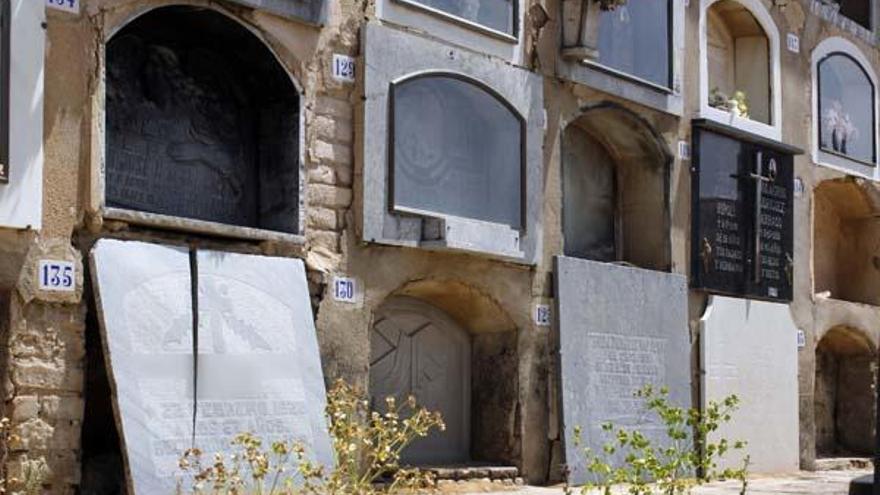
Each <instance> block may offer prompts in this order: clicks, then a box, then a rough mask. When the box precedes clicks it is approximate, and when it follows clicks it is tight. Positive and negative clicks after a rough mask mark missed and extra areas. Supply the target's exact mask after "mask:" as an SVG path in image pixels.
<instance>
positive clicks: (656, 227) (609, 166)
mask: <svg viewBox="0 0 880 495" xmlns="http://www.w3.org/2000/svg"><path fill="white" fill-rule="evenodd" d="M670 160H671V154H670V153H669V151H668V149H667V148H666V145H665V144H664V142H663V140H662V138H661V137H660V136H659V135H658V134H657V133H656V132H655V131H654V129H652V128H651V127H650V126H649V125H648V124H647V123H646V122H645V121H644V120H643V119H642V118H641V117H639V116H637V115H635V114H634V113H632V112H631V111H629V110H627V109H625V108H623V107H620V106H618V105H615V104H612V103H602V104H599V105H596V106H594V107H591V108H588V109H587V110H586V111H585V112H584V113H583V114H582V115H581V116H579V117H578V118H577V119H575V120H574V121H572V122H571V123H570V124H569V125H568V127H566V129H565V133H564V135H563V141H562V197H563V211H562V219H563V239H564V243H563V246H564V252H565V255H566V256H572V257H577V258H584V259H591V260H595V261H623V262H627V263H630V264H633V265H636V266H639V267H642V268H649V269H654V270H668V268H669V265H670V260H669V251H670V249H669V207H668V193H667V184H668V170H669V167H668V164H669V162H670Z"/></svg>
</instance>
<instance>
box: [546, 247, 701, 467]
mask: <svg viewBox="0 0 880 495" xmlns="http://www.w3.org/2000/svg"><path fill="white" fill-rule="evenodd" d="M556 284H557V287H556V294H557V303H558V306H559V308H558V315H559V318H558V321H559V348H560V351H559V354H560V356H559V359H560V370H561V384H562V404H561V407H562V423H563V424H562V426H563V431H564V448H565V458H566V464H567V467H568V469H569V470H570V474H569V481H570V482H571V483H573V484H582V483H584V482H586V481H588V480H589V479H590V476H589V473H588V472H587V471H586V459H585V456H584V452H583V450H584V448H590V449H591V450H592V451H593V452H599V453H600V452H602V447H603V445H604V444H605V443H606V442H607V441H609V440H610V439H611V438H610V437H609V435H607V433H606V432H603V431H602V424H603V423H605V422H612V423H614V425H615V426H619V427H623V428H626V429H627V430H629V431H633V430H639V431H641V432H642V433H644V434H645V435H646V436H647V437H648V438H649V439H650V440H651V441H652V442H653V443H654V444H655V445H658V446H660V445H665V444H666V441H665V440H666V434H665V426H664V424H663V423H662V422H661V421H660V420H659V419H657V418H656V417H654V415H652V414H650V415H648V414H645V410H644V405H643V401H642V400H641V399H637V398H634V397H633V393H634V392H635V391H637V390H638V389H640V388H642V387H643V386H645V385H648V384H651V385H654V386H656V387H661V386H665V387H667V388H668V389H669V399H670V401H671V402H672V403H673V404H675V405H677V406H680V407H684V408H690V407H691V385H690V362H691V361H690V350H691V345H690V337H689V332H688V324H687V280H686V279H685V277H683V276H681V275H676V274H671V273H665V272H658V271H652V270H643V269H640V268H633V267H629V266H621V265H614V264H610V263H600V262H595V261H589V260H582V259H576V258H569V257H564V256H557V257H556ZM576 427H580V428H581V430H582V443H581V445H580V446H578V445H575V441H574V429H575V428H576ZM617 461H618V462H619V461H620V459H617Z"/></svg>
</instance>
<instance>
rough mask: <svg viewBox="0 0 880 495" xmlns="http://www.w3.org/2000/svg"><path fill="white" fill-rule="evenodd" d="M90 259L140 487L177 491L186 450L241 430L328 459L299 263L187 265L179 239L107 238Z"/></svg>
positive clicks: (223, 447)
mask: <svg viewBox="0 0 880 495" xmlns="http://www.w3.org/2000/svg"><path fill="white" fill-rule="evenodd" d="M91 261H92V272H93V278H94V285H95V294H96V303H97V304H96V306H97V308H98V312H99V318H100V322H101V327H102V328H101V330H102V339H103V343H104V352H105V357H106V361H107V362H106V364H107V367H108V373H109V376H110V381H111V390H112V393H113V395H114V406H115V410H114V413H115V415H116V418H117V423H118V425H119V431H120V433H121V437H122V443H123V453H124V457H125V461H126V473H127V477H128V484H129V487H130V490H131V491H132V492H133V493H137V494H141V493H144V494H152V493H174V490H175V487H176V486H177V483H178V480H179V478H180V475H181V473H180V472H179V471H178V467H177V462H178V459H179V458H180V456H181V455H182V454H183V453H184V451H185V450H186V449H188V448H190V447H192V446H195V447H198V448H200V449H201V450H202V451H203V452H204V453H205V455H206V456H208V457H206V458H207V459H210V458H211V457H210V456H212V455H213V454H214V453H223V454H225V455H226V456H228V455H229V454H231V452H232V449H231V445H230V441H231V440H232V438H233V437H234V436H235V435H236V434H238V433H243V432H250V433H253V434H255V435H256V436H258V437H259V438H261V439H262V440H263V441H264V445H269V444H270V443H271V442H272V441H274V440H287V441H290V440H293V441H300V442H302V443H304V444H305V445H306V446H307V448H308V449H309V450H310V458H311V459H312V460H314V461H316V462H319V463H322V464H324V465H331V463H332V459H333V458H332V453H331V450H330V438H329V434H328V432H327V426H326V422H325V418H324V408H325V403H326V396H325V389H324V379H323V373H322V370H321V364H320V357H319V354H318V343H317V337H316V335H315V327H314V323H313V320H312V311H311V304H310V301H309V296H308V289H307V283H306V277H305V268H304V266H303V263H302V261H300V260H296V259H286V258H271V257H264V256H253V255H243V254H232V253H222V252H215V251H204V252H199V253H198V254H197V256H196V257H195V260H194V261H195V265H191V258H190V253H189V252H188V251H187V250H186V249H183V248H176V247H168V246H161V245H157V244H148V243H143V242H129V241H118V240H108V239H102V240H100V241H98V242H97V243H96V245H95V247H94V248H93V250H92V254H91ZM191 270H192V272H191ZM190 273H195V274H196V277H195V279H194V280H193V279H191V277H190ZM194 286H195V287H196V288H197V294H198V295H197V302H198V334H197V338H196V333H195V332H194V331H193V318H192V317H193V302H194V298H193V292H192V289H193V287H194ZM196 349H198V351H197V354H196V352H195V351H196ZM196 356H197V357H198V358H197V359H196ZM196 399H197V400H196ZM194 418H195V420H194Z"/></svg>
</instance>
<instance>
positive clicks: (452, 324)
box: [370, 279, 522, 466]
mask: <svg viewBox="0 0 880 495" xmlns="http://www.w3.org/2000/svg"><path fill="white" fill-rule="evenodd" d="M373 321H374V323H373V329H372V330H371V335H370V340H371V357H370V363H371V366H370V396H371V400H372V402H373V404H374V406H377V405H378V406H380V407H379V408H378V409H381V406H382V405H383V404H384V400H385V397H386V396H388V395H395V396H397V397H400V398H405V397H406V395H408V394H413V395H415V396H416V398H417V399H418V402H419V403H420V404H421V405H424V406H426V407H427V408H428V409H429V410H432V411H439V412H440V413H441V414H442V415H443V418H444V421H445V423H446V426H447V428H446V431H444V432H436V433H435V434H434V435H433V436H432V437H429V438H427V439H423V440H421V441H417V442H415V443H414V444H413V445H412V446H411V448H410V449H409V450H407V451H406V452H405V453H404V456H403V457H404V459H403V461H404V463H408V464H419V465H433V466H442V465H446V466H449V465H461V464H473V463H477V464H485V463H490V464H493V465H499V466H516V465H519V464H520V461H521V459H520V456H521V452H522V448H521V444H520V442H521V438H522V434H521V432H520V431H519V428H520V421H521V418H520V393H521V392H520V389H519V366H520V362H519V354H518V352H519V349H518V340H517V339H518V336H519V332H518V331H517V327H516V325H515V324H514V322H513V321H512V320H511V318H510V316H508V314H507V312H506V311H505V310H503V309H502V307H501V306H500V305H499V304H498V303H497V302H496V301H495V300H494V299H493V298H492V297H490V296H489V295H488V294H486V293H484V292H482V291H481V290H480V289H479V288H476V287H474V286H471V285H468V284H465V283H462V282H460V281H455V280H444V279H422V280H416V281H413V282H410V283H408V284H406V285H405V286H403V287H401V288H400V289H398V290H397V291H395V292H394V293H393V294H392V295H391V296H389V297H388V298H387V299H386V300H385V302H384V303H382V304H381V305H380V306H379V307H378V308H377V309H376V311H375V315H374V320H373Z"/></svg>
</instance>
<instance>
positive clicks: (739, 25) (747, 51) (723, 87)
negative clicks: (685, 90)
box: [705, 0, 774, 125]
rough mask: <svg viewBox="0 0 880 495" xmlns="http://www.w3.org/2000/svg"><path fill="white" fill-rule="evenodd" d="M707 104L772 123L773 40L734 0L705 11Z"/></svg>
mask: <svg viewBox="0 0 880 495" xmlns="http://www.w3.org/2000/svg"><path fill="white" fill-rule="evenodd" d="M706 50H707V53H706V55H705V56H706V57H707V58H708V64H707V65H708V89H709V93H708V98H709V99H708V104H709V106H711V107H713V108H716V109H719V110H723V111H726V112H730V113H731V114H733V115H736V116H739V117H744V118H749V119H751V120H754V121H757V122H761V123H764V124H768V125H771V124H772V118H774V116H773V115H771V113H772V104H771V95H772V91H773V88H772V77H771V67H770V62H771V60H770V57H771V53H770V40H769V38H768V36H767V33H766V32H765V31H764V28H763V27H762V26H761V23H760V22H759V21H758V19H757V18H756V17H755V16H754V15H753V14H752V12H751V11H749V10H748V9H747V8H746V7H745V6H743V4H741V3H739V2H737V1H735V0H720V1H717V2H715V3H713V4H712V5H711V6H710V7H709V9H708V11H707V12H706Z"/></svg>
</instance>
